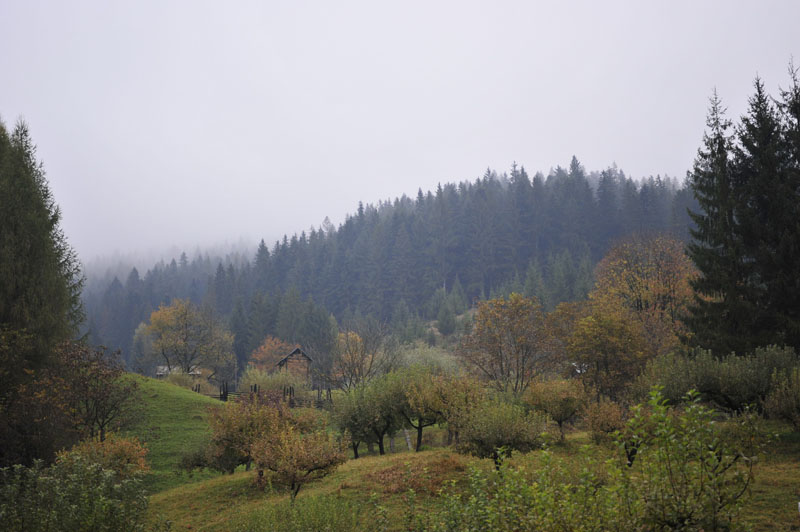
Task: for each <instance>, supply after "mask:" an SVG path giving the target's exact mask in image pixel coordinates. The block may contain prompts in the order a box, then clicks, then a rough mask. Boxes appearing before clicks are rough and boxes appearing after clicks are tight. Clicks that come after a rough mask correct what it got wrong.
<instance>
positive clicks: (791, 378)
mask: <svg viewBox="0 0 800 532" xmlns="http://www.w3.org/2000/svg"><path fill="white" fill-rule="evenodd" d="M772 382H773V384H772V391H771V392H770V393H769V395H768V396H767V398H766V399H765V401H764V409H765V410H766V411H767V414H768V415H769V416H770V417H774V418H778V419H784V420H786V421H789V422H790V423H792V425H794V428H796V429H798V430H800V368H793V369H792V370H790V371H782V372H781V371H776V372H775V373H774V374H773V377H772Z"/></svg>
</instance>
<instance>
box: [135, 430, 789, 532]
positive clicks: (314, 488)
mask: <svg viewBox="0 0 800 532" xmlns="http://www.w3.org/2000/svg"><path fill="white" fill-rule="evenodd" d="M776 428H777V429H778V431H779V433H780V436H779V438H778V441H777V442H774V443H773V444H772V445H771V446H770V448H769V450H768V453H767V455H766V456H765V457H764V460H763V462H762V463H760V464H758V465H757V467H756V470H755V474H756V477H755V483H754V485H753V486H752V494H751V497H750V498H749V500H748V502H747V503H746V504H745V506H744V508H743V510H742V512H741V514H740V521H741V522H742V523H743V524H745V525H747V526H749V527H751V528H752V530H754V532H767V531H772V530H800V519H798V516H797V500H798V497H800V475H798V472H800V462H799V460H800V433H797V432H791V431H790V430H787V429H788V427H786V426H781V427H777V426H776ZM583 445H591V446H592V448H593V449H594V450H595V451H596V453H597V454H598V456H600V457H602V456H604V455H610V454H611V452H612V450H611V449H610V448H609V447H608V446H599V447H598V446H595V445H593V444H591V443H590V441H589V438H588V435H587V434H586V433H573V434H571V435H570V437H569V442H568V443H567V444H566V445H554V446H553V447H552V448H551V450H552V452H553V454H555V455H556V456H557V457H560V458H564V459H567V460H568V459H569V458H570V457H572V456H574V455H575V454H576V453H577V452H578V450H579V449H580V447H581V446H583ZM470 464H475V465H478V466H479V467H481V468H483V469H485V470H490V469H491V468H492V464H491V462H490V461H489V460H477V459H474V458H469V457H465V456H462V455H459V454H457V453H455V452H453V451H452V450H451V449H447V448H438V449H432V450H429V451H423V452H420V453H413V452H398V453H396V454H390V455H387V456H365V457H362V458H359V459H358V460H349V461H348V462H346V463H345V464H343V465H342V466H341V467H339V468H338V469H337V470H336V472H335V473H333V474H332V475H331V476H329V477H326V478H323V479H321V480H319V481H316V482H312V483H309V484H307V485H306V486H304V487H303V488H302V489H301V491H300V494H299V496H298V498H297V501H296V503H295V506H296V510H297V511H299V512H301V513H302V514H303V515H305V514H309V513H312V514H319V515H318V517H319V519H320V520H323V521H325V522H326V525H325V527H318V526H317V525H314V524H308V523H307V524H308V527H309V528H308V529H309V530H316V529H319V530H322V529H325V530H328V529H330V530H363V529H367V528H368V527H369V525H374V524H376V520H380V519H385V521H386V523H387V525H388V526H387V528H388V529H389V530H398V531H399V530H406V529H407V523H406V517H407V512H408V508H409V501H408V491H409V489H413V490H414V492H415V494H416V496H415V500H414V505H415V507H416V511H417V513H425V512H426V511H427V510H429V509H430V508H432V507H433V506H434V505H435V504H436V501H437V499H438V492H439V490H440V489H441V488H442V487H445V486H447V485H448V481H450V480H455V481H456V482H457V483H458V486H459V487H463V486H464V485H465V482H466V477H467V469H468V466H469V465H470ZM512 464H516V465H520V466H524V467H525V468H526V469H529V470H533V469H535V468H536V467H537V464H538V453H536V452H533V453H530V454H527V455H516V457H515V458H514V459H513V460H512ZM254 475H255V473H254V472H252V471H251V472H248V473H246V472H243V471H242V472H237V473H235V474H233V475H223V476H218V477H217V478H213V479H209V480H206V481H203V482H195V483H192V484H187V485H184V486H178V487H175V488H174V489H170V490H166V491H162V492H160V493H157V494H154V495H153V496H152V497H151V498H150V507H149V510H148V513H149V519H150V520H151V521H152V522H156V521H157V520H158V519H159V518H163V519H168V520H170V521H172V523H173V529H175V530H203V531H253V532H259V531H266V530H276V523H282V521H285V520H287V519H288V518H289V517H288V512H289V510H290V509H291V508H292V507H291V506H289V501H288V497H289V496H288V494H287V493H286V490H285V489H281V488H278V489H275V490H272V491H271V490H266V491H265V492H260V491H258V490H256V489H255V488H254V486H253V477H254ZM379 507H380V508H382V510H380V509H379ZM356 509H357V510H358V511H357V512H356V511H355V510H356ZM342 512H345V513H346V512H350V513H351V514H353V516H352V517H349V518H348V519H343V521H346V523H345V526H342V525H341V524H340V523H336V522H335V521H336V518H337V517H342V516H340V515H339V514H341V513H342ZM381 512H383V515H381ZM356 513H357V515H356ZM307 521H309V520H304V521H303V522H307ZM283 524H286V523H283ZM326 527H327V528H326ZM281 530H282V529H281Z"/></svg>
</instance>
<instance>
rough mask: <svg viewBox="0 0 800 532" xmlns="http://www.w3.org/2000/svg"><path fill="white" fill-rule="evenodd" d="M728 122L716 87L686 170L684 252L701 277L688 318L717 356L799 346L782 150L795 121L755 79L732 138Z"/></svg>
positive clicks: (798, 195) (791, 205)
mask: <svg viewBox="0 0 800 532" xmlns="http://www.w3.org/2000/svg"><path fill="white" fill-rule="evenodd" d="M793 80H794V85H793V86H794V87H795V89H796V85H797V84H796V79H795V78H793ZM788 93H791V90H790V91H788ZM784 98H785V100H786V101H791V99H792V98H791V96H789V97H788V98H787V97H786V96H785V95H784ZM790 105H791V104H790ZM784 107H786V104H784ZM730 127H731V124H730V122H729V121H728V120H726V119H725V118H724V116H723V110H722V107H721V104H720V102H719V99H718V98H717V97H716V94H715V95H714V97H713V98H712V102H711V109H710V112H709V116H708V128H709V131H708V132H706V135H705V137H704V146H703V148H701V150H700V151H699V153H698V157H697V159H696V161H695V166H694V170H693V172H691V173H690V178H691V184H692V187H693V190H694V193H695V196H696V198H697V201H698V205H699V207H700V209H699V211H698V212H694V213H691V216H692V220H693V221H694V223H695V225H696V228H695V229H693V230H692V231H691V234H692V237H693V239H694V241H693V242H692V243H691V244H690V245H689V254H690V256H691V257H692V259H693V260H694V262H695V264H696V265H697V267H698V269H699V270H700V272H701V275H700V277H699V278H698V279H697V280H695V281H694V282H693V285H692V286H693V288H694V289H695V292H696V294H697V296H696V298H695V303H694V305H693V307H692V308H691V313H692V314H691V316H690V318H689V320H688V323H689V326H690V329H691V330H692V331H693V333H694V341H695V343H697V344H699V345H701V346H703V347H707V348H711V349H712V350H714V351H716V352H717V353H719V354H724V353H727V352H731V351H735V352H738V353H745V352H749V351H751V350H752V349H753V348H755V347H757V346H761V345H767V344H775V343H777V344H787V345H791V346H793V347H795V348H798V347H800V341H798V340H800V335H798V330H800V319H798V318H800V311H798V307H800V284H798V280H797V275H796V271H797V263H798V260H800V230H798V229H797V228H798V225H797V224H798V222H797V206H798V205H800V186H799V185H800V180H798V179H797V178H796V173H795V172H796V168H797V167H796V165H795V163H793V161H792V156H791V150H790V149H789V148H788V147H789V146H790V144H791V140H790V138H791V133H790V130H791V128H792V121H791V118H786V117H784V119H783V120H782V118H781V116H780V115H779V113H778V111H777V109H776V108H775V105H774V104H773V103H772V100H771V98H770V97H769V95H768V94H767V93H766V91H765V90H764V85H763V83H762V82H761V80H760V79H756V81H755V92H754V94H753V96H752V97H751V98H750V100H749V108H748V112H747V114H746V115H745V116H743V117H742V120H741V123H740V124H739V126H738V127H737V128H736V135H735V137H732V136H731V135H730V134H729V133H728V130H729V129H730Z"/></svg>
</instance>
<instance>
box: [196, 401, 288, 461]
mask: <svg viewBox="0 0 800 532" xmlns="http://www.w3.org/2000/svg"><path fill="white" fill-rule="evenodd" d="M286 409H287V407H286V405H285V404H284V403H283V401H282V399H281V396H280V394H279V393H275V392H271V393H251V394H248V395H245V396H243V397H241V398H240V399H238V400H236V401H228V402H227V403H225V405H224V406H223V407H221V408H214V409H211V410H210V412H209V417H208V422H209V426H210V427H211V444H210V445H209V448H208V453H209V456H208V457H207V459H208V461H209V465H211V466H212V467H214V468H215V469H219V470H221V471H223V472H226V473H233V471H234V469H236V466H238V465H240V464H246V465H247V467H248V468H249V467H250V463H251V462H252V460H253V458H252V446H253V444H254V443H255V442H256V440H258V439H259V438H261V437H263V435H264V434H269V433H271V432H273V431H275V430H276V429H277V427H278V426H279V425H280V423H281V417H284V416H286V415H288V414H287V413H286Z"/></svg>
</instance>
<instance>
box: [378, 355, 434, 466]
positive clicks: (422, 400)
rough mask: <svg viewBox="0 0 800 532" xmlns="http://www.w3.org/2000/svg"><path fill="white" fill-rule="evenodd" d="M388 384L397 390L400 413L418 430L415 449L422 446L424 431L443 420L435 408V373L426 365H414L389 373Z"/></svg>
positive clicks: (417, 449)
mask: <svg viewBox="0 0 800 532" xmlns="http://www.w3.org/2000/svg"><path fill="white" fill-rule="evenodd" d="M387 377H388V379H387V380H388V382H387V385H388V386H389V387H390V388H392V387H393V388H395V389H396V390H397V393H396V396H397V399H398V400H399V401H400V404H399V411H400V415H401V416H402V417H403V418H404V419H405V421H406V423H408V425H409V426H411V427H412V428H413V429H415V430H416V431H417V443H416V446H415V450H416V451H417V452H419V450H420V448H421V447H422V431H423V429H424V428H425V427H431V426H433V425H435V424H437V423H439V422H440V421H443V417H442V414H441V413H440V412H438V411H437V410H436V409H435V406H436V401H435V399H434V397H433V394H434V393H435V391H436V390H435V380H434V379H435V375H434V374H433V373H432V372H431V371H430V369H429V368H426V367H424V366H412V367H409V368H404V369H401V370H398V371H395V372H392V373H390V374H389V375H387Z"/></svg>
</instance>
